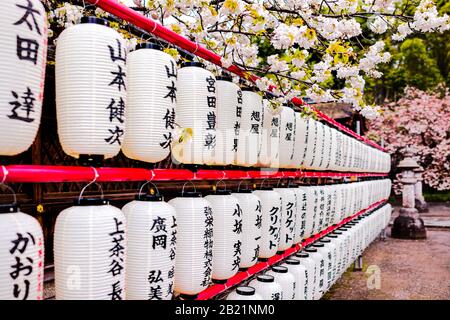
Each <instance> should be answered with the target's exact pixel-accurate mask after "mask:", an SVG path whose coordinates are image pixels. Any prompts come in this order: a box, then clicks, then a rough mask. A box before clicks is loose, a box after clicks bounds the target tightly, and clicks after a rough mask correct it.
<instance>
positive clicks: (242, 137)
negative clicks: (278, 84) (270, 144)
mask: <svg viewBox="0 0 450 320" xmlns="http://www.w3.org/2000/svg"><path fill="white" fill-rule="evenodd" d="M262 117H263V103H262V98H261V96H260V95H259V94H258V93H257V92H256V91H255V89H254V88H243V89H242V116H241V128H240V131H239V141H238V152H237V164H238V165H240V166H245V167H251V166H254V165H256V164H257V163H258V153H259V148H260V139H261V132H262V129H261V127H262Z"/></svg>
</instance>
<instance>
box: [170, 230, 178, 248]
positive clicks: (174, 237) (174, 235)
mask: <svg viewBox="0 0 450 320" xmlns="http://www.w3.org/2000/svg"><path fill="white" fill-rule="evenodd" d="M176 244H177V230H173V231H172V238H170V246H172V247H174V246H175V245H176Z"/></svg>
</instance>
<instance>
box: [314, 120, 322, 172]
mask: <svg viewBox="0 0 450 320" xmlns="http://www.w3.org/2000/svg"><path fill="white" fill-rule="evenodd" d="M324 127H325V126H324V124H322V123H321V122H320V121H316V129H317V131H316V146H315V148H316V149H315V155H314V161H313V162H312V164H311V169H314V170H320V169H321V167H322V164H323V162H324V158H325V144H324V141H325V128H324Z"/></svg>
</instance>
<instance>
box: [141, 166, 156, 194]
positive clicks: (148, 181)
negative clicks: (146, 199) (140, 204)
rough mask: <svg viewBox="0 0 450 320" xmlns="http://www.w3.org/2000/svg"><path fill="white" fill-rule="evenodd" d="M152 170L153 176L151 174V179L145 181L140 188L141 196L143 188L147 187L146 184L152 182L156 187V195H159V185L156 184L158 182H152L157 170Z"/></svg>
mask: <svg viewBox="0 0 450 320" xmlns="http://www.w3.org/2000/svg"><path fill="white" fill-rule="evenodd" d="M150 171H151V173H152V176H151V178H150V180H147V181H146V182H144V184H143V185H142V186H141V187H140V188H139V197H141V195H142V190H143V189H144V187H145V186H146V185H148V184H151V185H152V186H153V187H155V190H156V195H159V190H158V187H157V186H156V184H154V183H153V182H152V180H153V179H154V178H155V172H154V171H153V170H150Z"/></svg>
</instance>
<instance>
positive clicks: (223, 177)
mask: <svg viewBox="0 0 450 320" xmlns="http://www.w3.org/2000/svg"><path fill="white" fill-rule="evenodd" d="M226 176H227V174H226V173H225V171H222V178H220V179H219V180H218V181H217V182H216V193H217V187H218V185H219V183H222V184H223V185H224V189H223V190H224V191H225V190H227V184H226V183H225V181H224V179H225V178H226Z"/></svg>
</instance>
